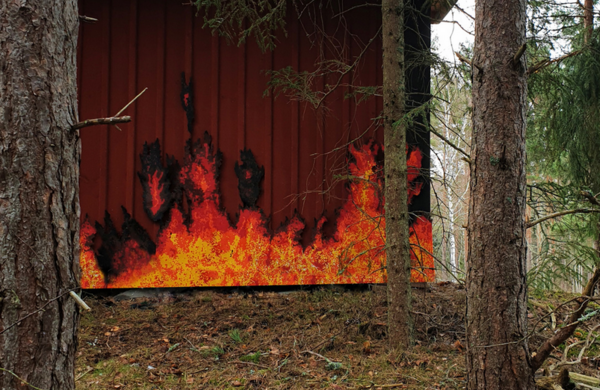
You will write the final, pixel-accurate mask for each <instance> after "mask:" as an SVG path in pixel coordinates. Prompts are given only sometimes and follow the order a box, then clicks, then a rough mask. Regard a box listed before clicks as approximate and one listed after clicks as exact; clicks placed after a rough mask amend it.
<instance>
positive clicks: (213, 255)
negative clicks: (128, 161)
mask: <svg viewBox="0 0 600 390" xmlns="http://www.w3.org/2000/svg"><path fill="white" fill-rule="evenodd" d="M184 86H185V84H184ZM191 101H192V99H191V96H190V95H189V92H188V93H186V94H185V95H184V94H183V93H182V103H183V106H184V109H186V112H187V113H188V121H190V117H191V119H192V120H193V112H192V114H191V115H190V111H191V110H190V108H189V105H188V103H189V102H191ZM190 122H191V121H190ZM189 128H190V129H191V127H189ZM382 152H383V150H382V147H381V146H380V145H379V144H377V143H375V142H373V141H371V142H369V143H367V144H366V145H363V146H361V147H354V146H350V148H349V156H350V157H349V159H348V169H349V177H350V180H349V182H348V186H349V196H348V199H347V200H346V201H345V203H344V205H343V206H342V207H341V209H340V210H339V215H338V218H337V224H336V228H335V233H334V234H333V237H324V235H323V232H322V227H323V224H324V223H325V222H326V219H325V217H321V219H320V220H318V221H317V224H316V230H315V235H314V239H313V241H312V243H311V244H310V245H309V246H308V247H303V246H302V244H301V238H300V237H301V233H302V231H303V229H304V227H305V224H304V222H303V220H302V219H301V217H300V216H299V215H295V216H293V217H292V218H291V219H290V220H287V221H286V222H285V223H284V224H282V226H281V227H280V228H279V229H277V230H276V231H275V232H270V231H269V229H268V227H267V222H268V219H267V217H266V216H265V215H264V214H263V213H262V211H261V210H259V209H258V208H257V207H256V201H257V200H258V197H259V195H260V183H261V180H262V178H263V176H264V168H263V167H260V166H259V165H258V164H257V162H256V160H255V158H254V155H253V154H252V152H251V151H250V150H243V151H241V161H242V163H241V164H237V163H236V166H235V172H236V175H237V177H238V180H239V182H238V183H239V184H238V189H239V192H240V197H241V200H242V203H243V206H242V208H241V209H240V211H239V215H238V220H237V223H235V225H234V224H232V223H231V222H230V221H229V219H228V217H227V214H226V213H225V211H224V210H223V209H222V207H221V204H220V192H219V180H218V179H219V170H220V163H221V154H220V152H218V151H214V150H213V147H212V144H211V138H210V136H209V135H208V134H205V136H204V139H199V140H197V141H196V142H195V143H192V141H191V139H190V140H189V141H188V142H187V145H186V148H185V157H184V159H183V161H182V163H181V165H180V164H179V163H178V162H177V161H176V160H175V159H174V158H171V157H169V156H167V159H166V164H165V165H163V164H162V162H161V151H160V144H159V142H158V140H157V141H155V142H154V143H152V144H149V145H148V144H145V145H144V149H143V152H142V153H141V155H140V158H141V161H142V166H143V168H142V171H141V172H139V178H140V181H141V183H142V186H143V189H144V199H143V201H144V210H145V211H146V213H147V215H148V217H149V218H150V219H151V220H152V221H154V222H156V223H160V226H161V228H160V231H159V233H158V236H157V237H156V238H155V239H152V238H151V237H150V236H149V234H148V233H147V232H146V231H145V230H144V229H143V228H142V227H141V225H140V224H139V223H138V222H136V221H135V219H133V218H132V217H131V216H130V215H129V213H128V212H127V210H125V209H124V208H123V213H124V216H125V218H124V223H123V226H122V228H121V232H120V233H119V232H118V231H117V229H116V228H115V226H114V225H113V222H112V220H111V218H110V215H109V214H108V213H106V216H105V219H104V224H103V225H102V224H100V223H98V222H96V223H95V225H92V224H91V223H90V221H89V220H88V219H87V218H86V220H85V221H84V222H83V223H82V226H81V235H80V244H81V255H80V263H81V267H82V271H83V273H82V274H83V277H82V281H81V286H82V287H83V288H135V287H191V286H265V285H309V284H348V283H385V282H386V273H385V250H384V245H385V218H384V216H383V205H384V199H383V194H382V190H383V180H382V166H381V164H380V163H378V162H380V161H381V153H382ZM421 158H422V156H421V153H420V151H419V149H417V148H414V149H413V148H411V149H409V150H407V159H408V166H409V172H408V181H409V189H408V195H409V202H410V201H411V200H412V198H413V197H415V196H417V195H419V193H420V192H421V186H422V183H421V182H417V181H415V179H416V178H417V177H418V176H419V168H420V166H421ZM184 202H185V204H184ZM95 236H99V237H100V239H101V245H100V247H99V248H98V249H95V246H94V242H93V241H94V237H95ZM410 242H411V248H412V253H411V258H412V263H413V270H412V281H413V282H425V281H433V279H434V269H433V258H432V256H431V252H432V232H431V222H430V221H429V220H428V219H427V218H425V217H423V216H419V217H415V218H414V219H413V221H412V223H411V226H410Z"/></svg>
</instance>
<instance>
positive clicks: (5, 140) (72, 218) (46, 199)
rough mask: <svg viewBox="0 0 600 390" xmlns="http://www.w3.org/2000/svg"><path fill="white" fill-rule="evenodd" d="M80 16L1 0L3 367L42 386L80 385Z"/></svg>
mask: <svg viewBox="0 0 600 390" xmlns="http://www.w3.org/2000/svg"><path fill="white" fill-rule="evenodd" d="M78 23H79V22H78V13H77V1H75V0H63V1H57V0H29V1H3V2H0V332H1V333H0V367H2V368H3V369H5V370H10V371H11V372H13V373H14V374H15V375H17V376H19V377H20V378H21V379H22V380H25V381H27V382H28V383H30V384H32V385H33V386H36V387H38V388H42V389H60V390H63V389H73V388H74V387H75V383H74V378H73V375H74V360H75V348H76V330H77V326H78V320H79V316H78V314H77V309H76V307H75V302H74V300H73V299H72V298H70V297H69V295H68V291H69V289H73V288H76V287H77V286H78V284H79V278H80V270H79V262H78V255H79V243H78V241H79V240H78V232H79V213H80V211H79V156H80V143H79V133H78V131H71V130H70V127H71V126H72V125H73V124H74V123H77V122H78V120H77V78H76V45H77V34H78ZM63 294H64V295H63ZM61 295H62V297H61V298H59V299H54V298H56V297H58V296H61ZM53 299H54V300H53ZM51 300H52V301H51ZM42 306H44V309H43V310H42V311H39V312H37V313H35V314H33V315H30V316H28V317H27V318H26V319H23V318H24V317H25V316H26V315H27V314H30V313H32V312H34V311H36V309H39V308H41V307H42ZM19 319H23V320H22V321H21V322H19V323H18V324H17V325H16V326H13V327H10V326H11V325H12V324H14V323H15V322H17V321H18V320H19ZM0 388H1V389H6V390H8V389H25V388H28V386H26V385H25V384H23V383H21V381H20V380H17V379H15V378H14V377H13V376H12V375H10V374H9V373H7V372H6V371H1V372H0Z"/></svg>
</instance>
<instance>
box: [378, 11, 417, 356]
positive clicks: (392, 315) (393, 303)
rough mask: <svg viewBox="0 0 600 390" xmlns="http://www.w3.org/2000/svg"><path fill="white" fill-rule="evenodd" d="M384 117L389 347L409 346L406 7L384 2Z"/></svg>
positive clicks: (410, 334) (410, 333)
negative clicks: (405, 77)
mask: <svg viewBox="0 0 600 390" xmlns="http://www.w3.org/2000/svg"><path fill="white" fill-rule="evenodd" d="M381 9H382V31H383V116H384V144H385V163H384V165H385V167H384V169H385V220H386V228H385V233H386V247H387V248H386V255H387V274H388V329H389V339H390V345H391V346H392V347H394V348H396V347H399V348H407V347H409V346H410V345H411V343H412V321H411V314H410V307H411V286H410V247H409V241H408V238H409V237H408V234H409V232H408V223H409V221H408V194H407V168H406V126H405V124H403V123H401V119H402V116H403V115H404V100H405V98H406V97H405V86H404V70H405V69H404V2H403V0H383V2H382V4H381Z"/></svg>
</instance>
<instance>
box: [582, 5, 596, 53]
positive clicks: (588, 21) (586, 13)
mask: <svg viewBox="0 0 600 390" xmlns="http://www.w3.org/2000/svg"><path fill="white" fill-rule="evenodd" d="M583 27H584V28H585V31H584V35H583V39H584V42H585V43H589V41H590V39H592V33H593V31H594V0H585V2H584V3H583Z"/></svg>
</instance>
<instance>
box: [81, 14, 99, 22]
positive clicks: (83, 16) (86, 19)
mask: <svg viewBox="0 0 600 390" xmlns="http://www.w3.org/2000/svg"><path fill="white" fill-rule="evenodd" d="M79 20H81V21H82V22H86V23H96V22H97V21H98V19H96V18H91V17H89V16H85V15H79Z"/></svg>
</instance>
